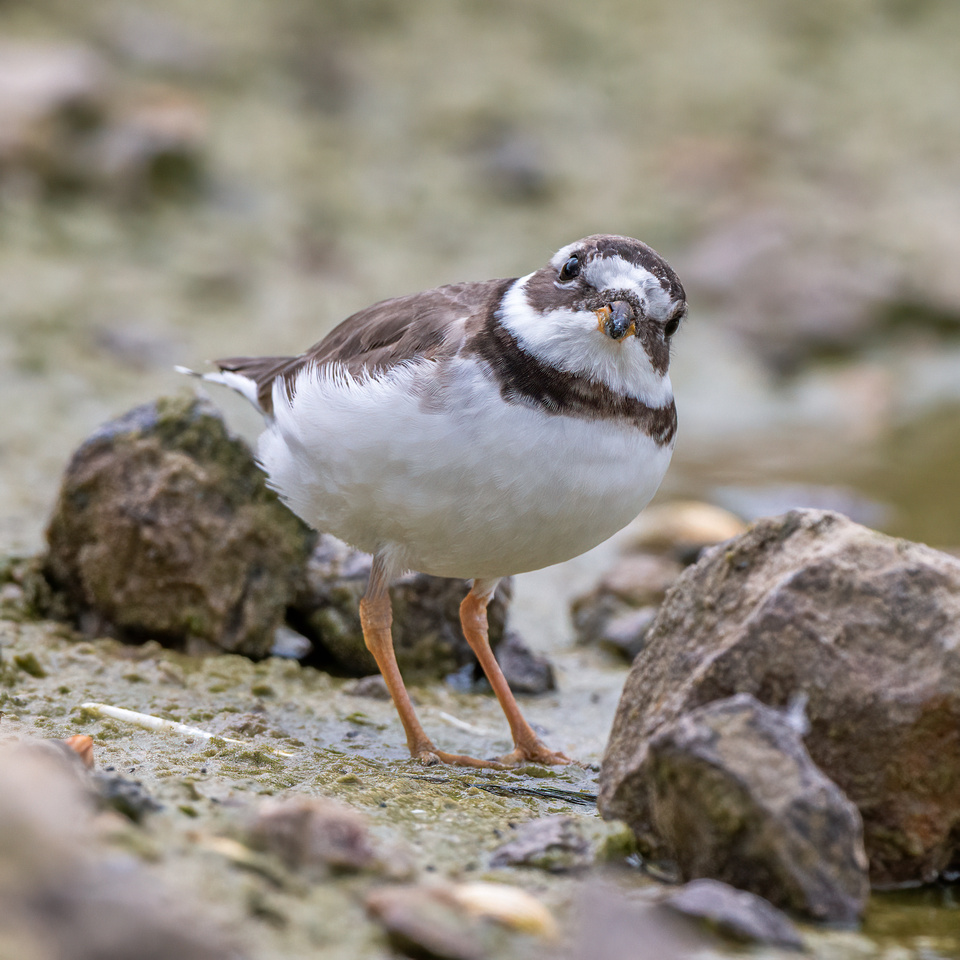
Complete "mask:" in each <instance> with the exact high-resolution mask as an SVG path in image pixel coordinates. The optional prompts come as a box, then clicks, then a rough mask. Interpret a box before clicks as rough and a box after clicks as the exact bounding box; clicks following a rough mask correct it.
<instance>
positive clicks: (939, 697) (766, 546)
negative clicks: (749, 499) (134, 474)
mask: <svg viewBox="0 0 960 960" xmlns="http://www.w3.org/2000/svg"><path fill="white" fill-rule="evenodd" d="M741 691H742V692H747V693H751V694H753V695H754V696H756V697H757V698H758V699H759V700H761V701H763V702H764V703H768V704H771V705H776V706H784V705H786V704H787V703H788V702H789V701H790V700H791V698H793V697H795V696H797V695H799V694H805V695H806V696H807V698H808V704H807V713H808V716H809V722H810V732H809V734H808V735H807V737H806V740H805V743H806V747H807V749H808V750H809V752H810V755H811V756H812V758H813V760H814V762H815V763H816V764H817V765H818V766H819V767H820V769H821V770H822V771H823V772H824V773H825V774H827V776H829V777H830V778H831V779H832V780H834V781H835V782H836V783H837V784H838V785H839V786H840V787H841V789H842V790H843V791H844V792H845V793H846V794H847V796H848V797H849V798H850V799H851V800H852V801H853V802H854V803H855V804H856V805H857V806H858V808H859V809H860V812H861V815H862V817H863V820H864V841H865V846H866V851H867V854H868V855H869V858H870V876H871V880H872V882H873V883H874V884H875V885H878V886H881V885H886V884H892V883H907V882H914V881H929V880H932V879H934V878H935V877H936V876H937V875H938V874H939V873H940V872H942V871H944V870H947V869H949V868H950V867H951V865H954V866H955V865H956V864H957V862H958V861H960V562H958V561H957V560H956V559H955V558H953V557H950V556H948V555H946V554H943V553H940V552H938V551H936V550H932V549H930V548H928V547H925V546H921V545H919V544H914V543H908V542H905V541H902V540H896V539H893V538H890V537H886V536H883V535H881V534H878V533H876V532H874V531H871V530H868V529H865V528H863V527H860V526H858V525H856V524H854V523H852V522H851V521H849V520H847V519H846V518H844V517H842V516H840V515H838V514H833V513H826V512H820V511H792V512H790V513H788V514H786V515H785V516H783V517H779V518H773V519H768V520H763V521H760V522H758V523H757V524H756V525H755V526H754V527H753V528H751V530H750V531H749V532H748V533H746V534H744V535H743V536H742V537H740V538H738V539H737V540H734V541H732V542H730V543H727V544H725V545H722V546H719V547H717V548H714V549H712V550H710V551H709V552H708V553H707V554H706V555H705V556H704V557H703V558H702V559H701V560H700V562H699V563H698V564H697V565H696V566H694V567H691V568H689V569H688V570H687V571H685V573H684V574H683V576H682V577H681V578H680V579H679V580H678V582H677V583H676V585H675V586H674V588H673V589H672V590H671V592H670V594H669V595H668V597H667V599H666V601H665V602H664V604H663V606H662V607H661V610H660V614H659V617H658V619H657V622H656V623H655V624H654V626H653V628H652V629H651V631H650V634H649V636H648V640H647V645H646V647H645V648H644V650H643V651H642V652H641V653H640V655H639V656H638V658H637V660H636V661H635V663H634V666H633V669H632V671H631V674H630V676H629V678H628V680H627V683H626V686H625V688H624V692H623V696H622V698H621V701H620V705H619V707H618V710H617V715H616V718H615V720H614V725H613V730H612V733H611V737H610V741H609V743H608V746H607V750H606V754H605V756H604V761H603V770H602V775H601V794H600V808H601V810H602V811H603V814H604V816H609V817H617V818H619V819H623V820H626V821H627V822H628V823H630V824H631V825H633V826H634V827H635V829H637V830H638V831H639V832H641V833H644V832H645V831H647V830H648V828H649V825H650V808H649V802H648V796H649V794H648V791H647V790H646V789H645V788H644V785H643V773H642V771H643V770H644V769H645V768H646V766H647V764H648V762H649V761H648V752H649V745H650V741H651V738H652V737H654V736H655V735H656V734H657V732H658V730H660V728H662V727H663V726H664V725H665V724H667V723H670V722H673V721H676V720H678V718H682V717H683V716H684V715H685V714H687V713H689V711H691V710H692V709H695V708H696V707H698V706H701V705H703V704H706V703H710V702H712V701H714V700H719V699H722V698H725V697H729V696H731V695H733V694H734V693H737V692H741Z"/></svg>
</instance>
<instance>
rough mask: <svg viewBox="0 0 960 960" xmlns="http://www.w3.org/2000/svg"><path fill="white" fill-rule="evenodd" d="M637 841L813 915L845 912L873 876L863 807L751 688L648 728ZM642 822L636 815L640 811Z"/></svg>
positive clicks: (687, 870)
mask: <svg viewBox="0 0 960 960" xmlns="http://www.w3.org/2000/svg"><path fill="white" fill-rule="evenodd" d="M639 773H640V775H641V776H642V777H643V779H644V787H645V792H646V795H647V808H648V811H649V824H648V827H647V829H646V830H643V829H641V830H639V831H638V833H639V843H640V849H641V852H643V853H645V854H646V855H647V856H649V857H650V858H652V859H667V860H669V861H671V862H673V863H675V864H676V865H677V866H678V867H679V870H680V873H681V875H682V876H683V878H684V879H685V880H690V879H694V878H699V877H711V878H715V879H718V880H723V881H725V882H726V883H730V884H732V885H733V886H735V887H739V888H741V889H744V890H750V891H752V892H754V893H757V894H759V895H760V896H762V897H765V898H767V899H768V900H770V901H771V902H772V903H775V904H776V905H777V906H781V907H785V908H787V909H790V910H793V911H795V912H797V913H800V914H803V915H804V916H807V917H811V918H812V919H815V920H825V921H830V922H839V923H850V922H853V921H854V920H856V919H857V918H858V917H859V916H860V915H861V914H862V912H863V910H864V908H865V906H866V902H867V895H868V893H869V881H868V878H867V861H866V855H865V854H864V851H863V828H862V824H861V821H860V815H859V813H858V812H857V809H856V807H854V805H853V804H852V803H851V802H850V801H849V800H848V799H847V798H846V797H845V796H844V795H843V793H842V792H841V791H840V789H839V788H838V787H837V786H836V784H834V783H832V782H831V781H830V780H828V779H827V778H826V777H825V776H824V775H823V774H822V773H821V772H820V771H819V770H818V769H817V767H816V766H815V765H814V763H813V762H812V761H811V759H810V757H809V754H808V753H807V752H806V750H805V749H804V747H803V741H802V740H801V737H800V733H799V732H798V731H797V730H796V729H795V725H794V724H793V722H792V720H791V718H790V717H789V716H787V715H785V714H783V713H781V712H780V711H778V710H774V709H772V708H770V707H766V706H764V705H763V704H761V703H759V702H758V701H757V700H756V699H754V698H753V697H751V696H750V695H749V694H739V695H737V696H735V697H731V698H730V699H727V700H720V701H715V702H712V703H710V704H707V705H706V706H704V707H700V708H698V709H696V710H693V711H691V712H690V713H688V714H686V715H685V716H682V717H680V718H679V719H677V720H675V721H673V722H671V723H667V724H664V725H663V726H662V727H661V728H660V729H659V730H657V732H656V733H654V734H653V736H652V737H651V738H650V741H649V743H648V747H647V756H646V761H645V763H644V764H643V767H642V768H641V770H640V771H639ZM633 825H634V829H635V830H637V824H636V823H634V824H633Z"/></svg>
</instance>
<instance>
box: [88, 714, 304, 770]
mask: <svg viewBox="0 0 960 960" xmlns="http://www.w3.org/2000/svg"><path fill="white" fill-rule="evenodd" d="M80 709H81V710H89V711H90V712H91V713H96V714H98V715H99V716H101V717H109V718H110V719H111V720H122V721H124V722H125V723H133V724H136V726H138V727H144V728H145V729H147V730H157V731H164V730H166V731H169V732H170V733H182V734H183V735H184V736H187V737H201V738H202V739H204V740H213V739H214V738H215V737H216V738H217V739H218V740H223V741H225V742H226V743H239V744H241V746H245V747H249V746H251V743H250V741H249V740H236V739H234V738H233V737H222V736H220V735H219V734H217V733H209V732H208V731H207V730H201V729H200V728H199V727H191V726H189V725H188V724H186V723H178V722H177V721H176V720H164V719H163V717H155V716H153V714H150V713H138V712H137V711H136V710H125V709H124V708H123V707H112V706H110V704H109V703H93V702H88V703H81V704H80ZM267 749H268V750H269V751H270V752H271V753H277V754H279V755H280V756H281V757H292V756H294V754H292V753H287V751H285V750H277V749H276V748H275V747H267Z"/></svg>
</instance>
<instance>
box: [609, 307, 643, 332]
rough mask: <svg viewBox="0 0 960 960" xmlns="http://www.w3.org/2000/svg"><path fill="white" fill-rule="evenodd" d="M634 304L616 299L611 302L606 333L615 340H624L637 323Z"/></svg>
mask: <svg viewBox="0 0 960 960" xmlns="http://www.w3.org/2000/svg"><path fill="white" fill-rule="evenodd" d="M636 319H637V318H636V314H635V312H634V309H633V306H632V305H631V304H629V303H627V301H626V300H615V301H614V302H613V303H611V304H610V317H609V319H608V320H607V323H606V333H607V336H608V337H611V338H612V339H614V340H622V339H623V338H624V337H625V336H626V335H627V333H628V332H629V330H630V328H631V326H633V325H634V324H635V323H636Z"/></svg>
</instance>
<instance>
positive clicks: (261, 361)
mask: <svg viewBox="0 0 960 960" xmlns="http://www.w3.org/2000/svg"><path fill="white" fill-rule="evenodd" d="M293 359H294V358H293V357H230V358H228V359H226V360H215V361H214V363H215V364H216V365H217V366H218V367H219V368H220V370H219V372H218V373H198V372H197V371H196V370H191V369H190V368H189V367H181V366H176V367H174V370H176V371H177V373H182V374H185V375H186V376H188V377H197V378H198V379H200V380H205V381H206V382H207V383H218V384H221V385H222V386H224V387H230V388H231V389H232V390H236V391H237V393H239V394H241V395H242V396H244V397H246V398H247V400H249V401H250V402H251V403H252V404H253V405H254V406H255V407H256V408H257V410H259V411H260V413H262V414H263V415H264V416H267V417H269V416H271V415H272V413H273V397H272V394H273V382H274V380H276V378H277V377H278V376H281V375H282V374H283V372H284V370H285V369H286V367H287V366H288V364H289V363H290V361H291V360H293Z"/></svg>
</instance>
